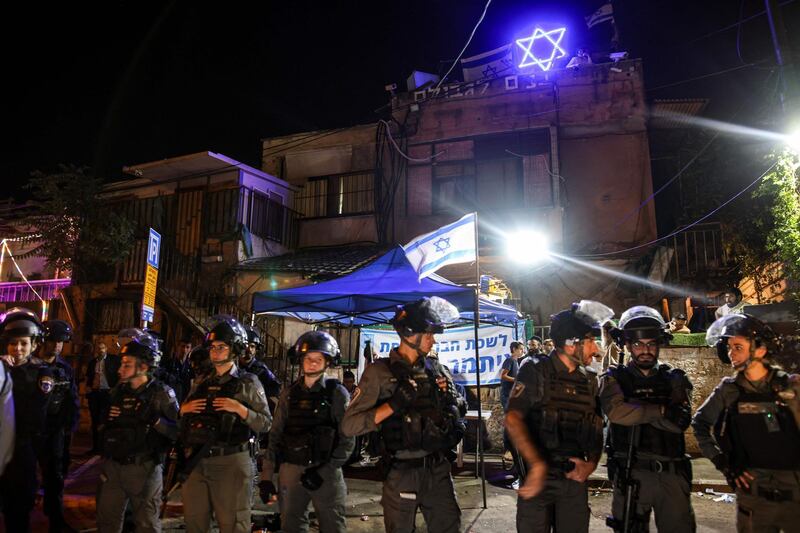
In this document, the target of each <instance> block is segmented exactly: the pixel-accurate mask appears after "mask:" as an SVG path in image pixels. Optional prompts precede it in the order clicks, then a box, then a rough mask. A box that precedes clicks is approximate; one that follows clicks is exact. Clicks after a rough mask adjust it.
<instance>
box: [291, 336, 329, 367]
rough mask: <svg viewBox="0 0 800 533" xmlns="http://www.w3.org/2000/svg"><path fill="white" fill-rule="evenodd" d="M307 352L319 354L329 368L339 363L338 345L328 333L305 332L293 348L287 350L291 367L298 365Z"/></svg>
mask: <svg viewBox="0 0 800 533" xmlns="http://www.w3.org/2000/svg"><path fill="white" fill-rule="evenodd" d="M309 352H320V353H321V354H322V355H324V356H325V359H326V360H327V361H328V365H329V366H338V365H339V363H340V362H341V351H340V350H339V343H337V342H336V339H334V338H333V336H332V335H331V334H330V333H326V332H324V331H306V332H305V333H303V334H302V335H300V337H299V338H298V339H297V342H295V343H294V346H292V347H291V348H289V353H288V356H289V361H290V362H291V363H292V364H293V365H299V364H300V363H301V362H302V361H303V356H304V355H305V354H307V353H309Z"/></svg>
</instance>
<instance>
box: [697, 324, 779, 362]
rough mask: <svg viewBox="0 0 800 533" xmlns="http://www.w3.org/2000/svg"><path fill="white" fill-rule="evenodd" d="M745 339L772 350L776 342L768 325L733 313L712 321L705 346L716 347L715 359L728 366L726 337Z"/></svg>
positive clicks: (729, 359)
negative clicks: (717, 358)
mask: <svg viewBox="0 0 800 533" xmlns="http://www.w3.org/2000/svg"><path fill="white" fill-rule="evenodd" d="M739 336H741V337H747V338H749V339H751V341H752V342H755V346H756V347H759V346H764V347H766V348H767V349H771V348H773V349H774V345H773V344H774V343H775V341H776V340H777V336H776V335H775V332H774V331H772V328H770V327H769V326H768V325H766V324H765V323H764V322H762V321H761V320H759V319H757V318H756V317H754V316H752V315H748V314H746V313H733V314H730V315H725V316H724V317H722V318H719V319H717V320H715V321H714V323H713V324H711V325H710V326H709V327H708V331H706V344H708V345H709V346H716V348H717V357H719V359H720V361H722V362H723V363H725V364H730V362H731V358H730V357H729V356H728V345H727V343H728V341H727V339H728V337H739Z"/></svg>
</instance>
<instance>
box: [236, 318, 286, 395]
mask: <svg viewBox="0 0 800 533" xmlns="http://www.w3.org/2000/svg"><path fill="white" fill-rule="evenodd" d="M245 329H246V330H247V347H246V348H245V350H244V352H243V353H242V355H241V356H240V357H239V368H241V369H242V370H243V371H245V372H249V373H250V374H255V375H256V377H258V380H259V381H260V382H261V385H262V386H263V387H264V393H265V394H266V395H267V400H268V401H269V408H270V411H272V410H273V409H274V408H275V404H276V402H277V400H278V396H280V394H281V384H280V382H279V381H278V380H277V379H276V378H275V374H273V373H272V371H271V370H270V369H269V367H268V366H267V365H266V363H264V362H263V361H260V360H259V359H258V357H257V355H258V352H259V351H260V350H261V346H262V344H261V335H259V333H258V331H256V329H255V328H254V327H252V326H245Z"/></svg>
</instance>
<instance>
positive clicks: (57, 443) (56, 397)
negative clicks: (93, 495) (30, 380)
mask: <svg viewBox="0 0 800 533" xmlns="http://www.w3.org/2000/svg"><path fill="white" fill-rule="evenodd" d="M44 328H45V333H44V343H43V344H42V347H41V349H40V350H39V352H38V353H39V357H38V358H34V362H36V363H38V364H40V365H42V366H45V367H48V368H50V369H51V370H52V373H53V379H54V387H53V390H52V391H51V392H50V395H49V396H50V398H49V401H48V405H47V419H46V421H45V429H44V434H43V435H42V438H41V440H40V441H39V443H38V445H37V448H38V450H37V455H38V459H39V467H40V468H41V470H42V484H43V485H44V513H45V514H46V515H47V518H48V520H49V522H50V531H53V532H57V531H61V530H62V528H63V527H64V475H65V474H64V472H65V471H66V470H67V467H68V466H69V446H68V444H67V443H68V442H69V440H70V439H69V438H68V437H71V436H72V433H73V432H75V430H77V429H78V420H79V417H80V403H79V402H80V400H79V398H78V386H77V384H76V383H75V372H74V371H73V370H72V366H70V364H69V363H67V362H66V361H65V360H64V359H62V358H61V351H62V350H63V349H64V342H65V341H69V340H70V339H72V326H70V325H69V324H68V323H67V322H64V321H63V320H48V321H47V322H45V323H44Z"/></svg>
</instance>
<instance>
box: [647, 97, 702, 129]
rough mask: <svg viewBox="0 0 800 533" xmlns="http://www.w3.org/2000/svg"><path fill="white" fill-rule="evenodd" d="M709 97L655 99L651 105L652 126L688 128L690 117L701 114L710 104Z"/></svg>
mask: <svg viewBox="0 0 800 533" xmlns="http://www.w3.org/2000/svg"><path fill="white" fill-rule="evenodd" d="M708 102H709V101H708V99H707V98H680V99H669V100H654V101H653V103H652V104H651V106H650V127H653V128H687V127H689V126H690V125H691V124H690V122H689V120H687V119H688V118H689V117H695V116H698V115H700V114H701V113H702V112H703V111H704V110H705V108H706V106H707V105H708Z"/></svg>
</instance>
